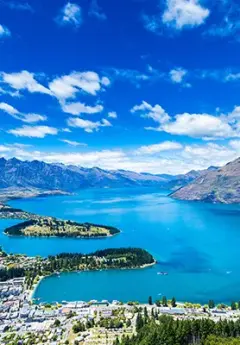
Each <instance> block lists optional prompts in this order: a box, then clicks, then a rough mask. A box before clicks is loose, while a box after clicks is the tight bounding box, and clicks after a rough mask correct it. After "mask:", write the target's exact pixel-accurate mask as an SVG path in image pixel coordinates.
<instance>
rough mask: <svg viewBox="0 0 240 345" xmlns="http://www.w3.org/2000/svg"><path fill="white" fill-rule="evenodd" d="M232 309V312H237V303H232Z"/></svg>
mask: <svg viewBox="0 0 240 345" xmlns="http://www.w3.org/2000/svg"><path fill="white" fill-rule="evenodd" d="M231 309H232V310H237V306H236V303H235V302H232V303H231Z"/></svg>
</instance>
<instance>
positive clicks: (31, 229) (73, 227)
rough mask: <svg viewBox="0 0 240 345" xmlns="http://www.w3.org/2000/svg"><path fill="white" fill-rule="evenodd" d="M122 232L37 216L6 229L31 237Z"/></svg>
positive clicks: (81, 235)
mask: <svg viewBox="0 0 240 345" xmlns="http://www.w3.org/2000/svg"><path fill="white" fill-rule="evenodd" d="M119 232H120V230H118V229H117V228H115V227H112V226H106V225H98V224H91V223H77V222H73V221H70V220H60V219H56V218H52V217H40V216H39V217H36V218H35V219H30V220H27V221H26V222H23V223H19V224H16V225H14V226H11V227H9V228H6V229H5V230H4V233H5V234H6V235H9V236H31V237H43V236H44V237H52V236H56V237H75V238H76V237H79V238H92V237H94V238H97V237H109V236H113V235H116V234H118V233H119Z"/></svg>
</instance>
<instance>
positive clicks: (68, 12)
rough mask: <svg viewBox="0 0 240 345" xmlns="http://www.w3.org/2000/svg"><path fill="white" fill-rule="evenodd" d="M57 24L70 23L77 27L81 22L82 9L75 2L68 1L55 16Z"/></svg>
mask: <svg viewBox="0 0 240 345" xmlns="http://www.w3.org/2000/svg"><path fill="white" fill-rule="evenodd" d="M56 22H57V23H58V24H59V25H71V26H74V27H76V28H78V27H79V26H80V25H81V24H82V9H81V7H80V6H79V5H77V4H75V3H71V2H68V3H67V4H66V5H65V6H64V7H63V8H62V9H61V10H60V14H59V15H58V16H57V18H56Z"/></svg>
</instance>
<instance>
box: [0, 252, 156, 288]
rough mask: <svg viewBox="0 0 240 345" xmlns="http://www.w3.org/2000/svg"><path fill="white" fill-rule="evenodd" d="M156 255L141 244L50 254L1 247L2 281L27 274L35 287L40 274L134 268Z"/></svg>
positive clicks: (142, 265) (149, 261)
mask: <svg viewBox="0 0 240 345" xmlns="http://www.w3.org/2000/svg"><path fill="white" fill-rule="evenodd" d="M154 264H155V260H154V258H153V256H152V255H151V254H150V253H148V252H147V251H146V250H144V249H140V248H113V249H104V250H98V251H96V252H94V253H90V254H81V253H75V254H74V253H62V254H58V255H55V256H49V257H47V258H42V257H28V256H25V255H20V254H7V253H5V252H4V251H3V250H2V249H1V248H0V266H1V269H0V281H6V280H8V279H12V278H19V277H25V278H26V284H27V286H28V288H31V287H32V286H33V284H34V282H36V280H38V277H45V276H48V275H51V274H54V273H55V274H59V272H74V271H90V270H102V269H134V268H144V267H146V266H150V265H154Z"/></svg>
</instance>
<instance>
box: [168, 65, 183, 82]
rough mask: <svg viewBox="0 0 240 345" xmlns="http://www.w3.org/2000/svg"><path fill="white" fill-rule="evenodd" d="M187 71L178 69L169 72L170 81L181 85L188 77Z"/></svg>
mask: <svg viewBox="0 0 240 345" xmlns="http://www.w3.org/2000/svg"><path fill="white" fill-rule="evenodd" d="M186 74H187V71H186V70H185V69H183V68H176V69H172V70H171V71H170V72H169V75H170V79H171V81H172V82H173V83H177V84H180V83H182V81H183V80H184V77H185V76H186Z"/></svg>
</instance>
